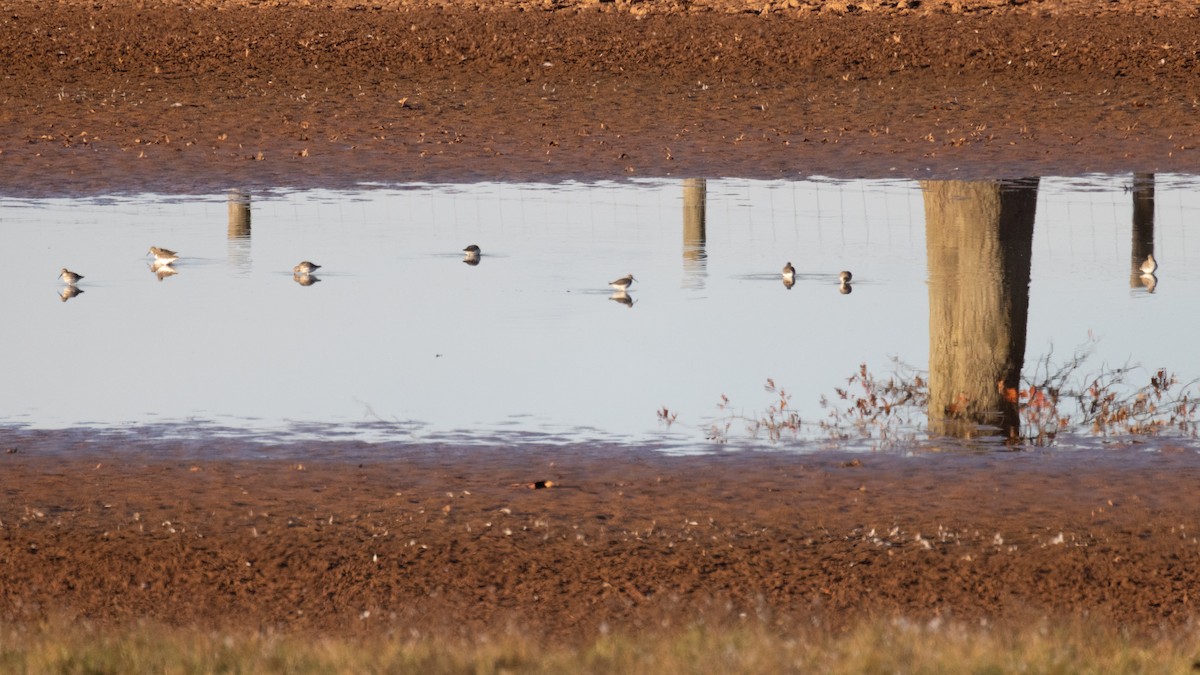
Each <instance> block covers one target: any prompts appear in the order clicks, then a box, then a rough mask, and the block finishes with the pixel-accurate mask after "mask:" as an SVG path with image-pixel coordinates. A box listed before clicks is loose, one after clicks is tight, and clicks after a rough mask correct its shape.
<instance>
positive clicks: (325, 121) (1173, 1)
mask: <svg viewBox="0 0 1200 675" xmlns="http://www.w3.org/2000/svg"><path fill="white" fill-rule="evenodd" d="M845 4H846V3H834V2H826V3H820V2H814V0H791V2H786V1H785V2H771V3H769V8H768V11H766V12H763V11H762V10H763V8H764V4H763V3H747V2H734V1H733V0H708V1H704V0H698V1H697V2H684V1H683V0H675V1H667V2H649V1H648V2H633V3H629V2H571V1H567V0H555V1H547V2H545V3H534V2H523V1H518V0H510V1H508V2H498V3H488V6H489V7H491V8H492V9H490V10H488V11H481V10H476V9H472V8H471V7H468V6H466V5H464V4H462V3H457V2H445V3H434V2H427V1H423V0H381V1H379V2H374V3H359V2H352V1H349V0H327V1H326V2H313V3H309V2H286V1H283V0H277V1H275V2H261V3H259V2H251V1H250V0H198V1H196V2H185V1H183V0H178V1H177V2H170V1H168V0H143V1H140V2H134V1H133V0H117V1H114V2H81V1H77V0H64V1H60V2H40V3H30V2H26V1H25V0H20V1H19V2H18V1H15V0H0V63H3V64H4V68H3V80H0V103H2V105H0V152H2V153H3V154H0V169H2V172H0V193H2V194H9V195H13V194H24V195H37V194H87V193H96V192H105V191H134V192H141V191H147V190H153V191H165V192H183V193H187V192H213V191H218V190H225V189H228V188H230V187H242V188H252V187H276V186H312V185H322V186H327V187H328V186H339V185H349V184H353V183H355V182H358V181H364V180H367V181H384V182H394V181H415V180H421V181H468V180H477V179H489V180H532V181H556V180H563V179H569V178H576V179H585V180H593V179H618V180H620V179H623V178H626V177H661V176H704V177H713V176H743V177H761V178H799V177H805V176H811V175H827V176H840V177H879V176H907V177H931V176H935V177H942V178H953V177H971V178H994V177H997V176H1012V175H1075V174H1079V173H1084V172H1091V171H1103V172H1124V171H1135V170H1136V171H1153V172H1164V171H1180V172H1193V173H1194V172H1198V171H1200V150H1198V146H1200V136H1198V133H1200V124H1198V123H1197V120H1198V119H1200V118H1198V112H1200V110H1198V106H1200V19H1198V18H1197V16H1198V11H1197V9H1196V8H1195V5H1194V3H1187V2H1182V1H1180V0H1162V1H1160V2H1153V1H1151V0H1145V1H1143V0H1126V1H1116V2H1091V1H1088V2H1083V1H1081V0H1075V1H1065V0H1064V1H1051V0H1045V1H1043V2H1035V1H1030V2H1018V1H1014V2H1007V1H1006V2H998V1H995V0H961V1H957V2H928V1H925V0H921V1H920V2H916V3H914V2H912V1H911V0H910V1H908V2H898V3H895V2H887V3H884V2H877V1H873V2H864V3H857V4H855V6H856V7H860V8H861V9H859V10H858V11H854V12H850V13H846V12H839V11H835V10H837V9H839V8H840V9H844V7H843V5H845ZM543 5H545V6H546V7H550V8H555V9H550V10H547V9H545V8H543ZM789 5H795V7H790V6H789ZM912 5H915V7H910V6H912ZM821 8H823V11H818V10H819V9H821Z"/></svg>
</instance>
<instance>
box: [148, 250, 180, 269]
mask: <svg viewBox="0 0 1200 675" xmlns="http://www.w3.org/2000/svg"><path fill="white" fill-rule="evenodd" d="M150 255H152V256H154V263H155V264H156V265H170V264H171V263H173V262H175V261H176V260H179V254H178V253H176V252H175V251H172V250H171V249H169V248H159V247H158V246H151V247H150Z"/></svg>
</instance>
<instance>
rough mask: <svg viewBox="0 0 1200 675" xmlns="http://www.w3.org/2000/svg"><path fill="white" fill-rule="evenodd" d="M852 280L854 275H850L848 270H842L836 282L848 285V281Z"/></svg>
mask: <svg viewBox="0 0 1200 675" xmlns="http://www.w3.org/2000/svg"><path fill="white" fill-rule="evenodd" d="M852 278H854V275H853V274H850V270H842V272H841V274H839V275H838V280H839V281H841V282H842V283H843V284H848V283H850V279H852Z"/></svg>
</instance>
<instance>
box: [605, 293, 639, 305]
mask: <svg viewBox="0 0 1200 675" xmlns="http://www.w3.org/2000/svg"><path fill="white" fill-rule="evenodd" d="M608 299H609V300H612V301H614V302H619V303H621V304H622V305H625V306H626V307H633V303H634V302H635V301H634V299H633V296H631V295H629V294H628V293H626V292H625V291H617V292H616V293H613V294H612V295H610V296H608Z"/></svg>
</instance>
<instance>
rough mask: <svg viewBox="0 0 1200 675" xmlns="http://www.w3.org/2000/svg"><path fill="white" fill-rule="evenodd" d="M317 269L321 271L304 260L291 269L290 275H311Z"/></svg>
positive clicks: (313, 264) (319, 267) (315, 265)
mask: <svg viewBox="0 0 1200 675" xmlns="http://www.w3.org/2000/svg"><path fill="white" fill-rule="evenodd" d="M319 269H321V266H320V265H318V264H316V263H311V262H308V261H307V260H305V261H304V262H302V263H300V264H299V265H296V266H295V267H293V268H292V274H312V273H313V272H316V271H317V270H319ZM334 276H336V275H334Z"/></svg>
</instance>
